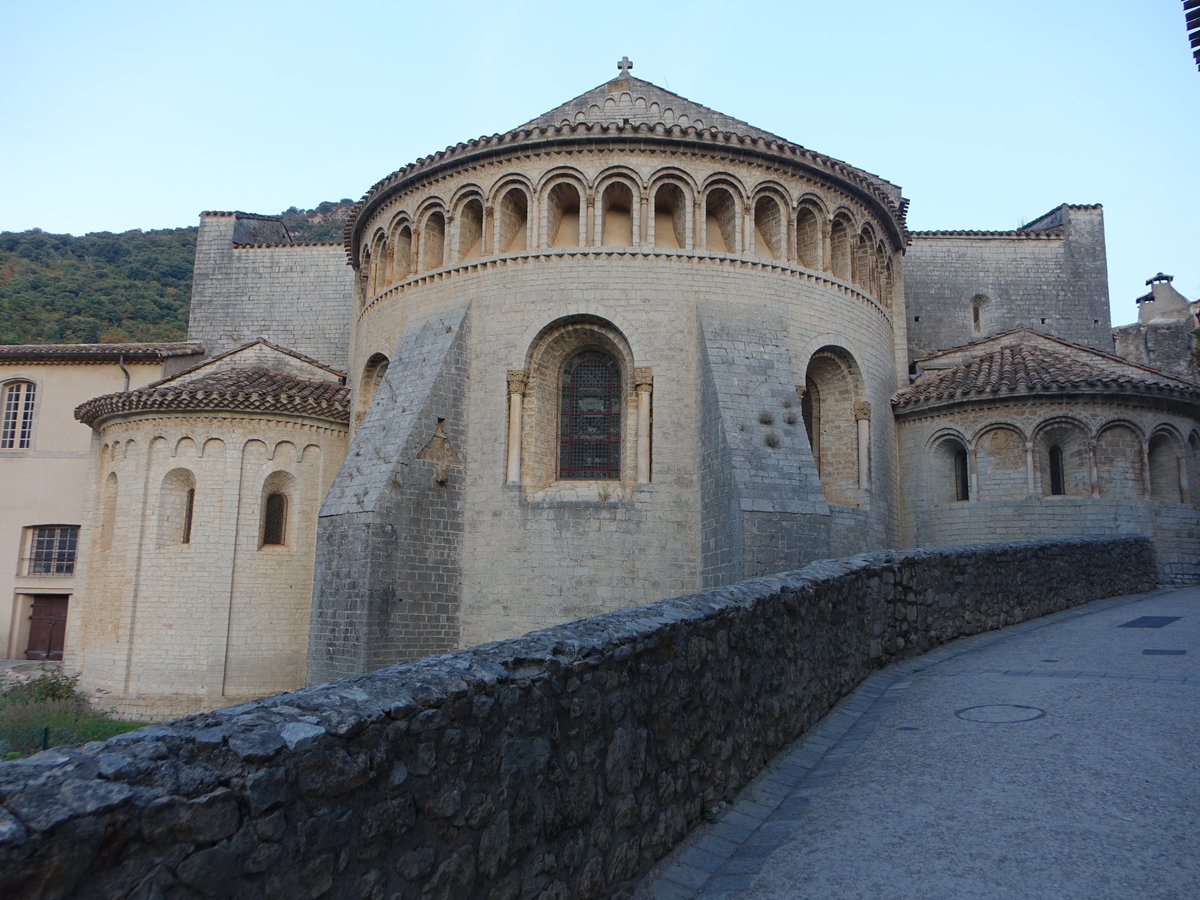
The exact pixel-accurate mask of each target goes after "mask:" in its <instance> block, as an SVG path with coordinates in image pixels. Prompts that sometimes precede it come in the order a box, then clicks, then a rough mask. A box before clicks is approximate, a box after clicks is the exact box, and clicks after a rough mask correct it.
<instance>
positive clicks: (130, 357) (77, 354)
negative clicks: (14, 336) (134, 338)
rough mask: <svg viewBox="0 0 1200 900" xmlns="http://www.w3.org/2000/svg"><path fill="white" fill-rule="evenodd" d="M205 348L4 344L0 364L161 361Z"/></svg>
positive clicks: (185, 344)
mask: <svg viewBox="0 0 1200 900" xmlns="http://www.w3.org/2000/svg"><path fill="white" fill-rule="evenodd" d="M203 352H204V345H203V344H198V343H195V342H189V341H167V342H164V343H140V344H3V345H0V362H30V363H90V362H117V361H119V360H121V359H124V360H125V361H126V362H162V361H163V360H164V359H169V358H171V357H175V356H195V355H196V354H199V353H203Z"/></svg>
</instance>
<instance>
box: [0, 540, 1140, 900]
mask: <svg viewBox="0 0 1200 900" xmlns="http://www.w3.org/2000/svg"><path fill="white" fill-rule="evenodd" d="M1153 580H1154V561H1153V551H1152V549H1151V545H1150V542H1149V541H1148V540H1146V539H1145V538H1136V537H1135V538H1125V539H1107V540H1088V539H1077V540H1068V541H1058V542H1041V543H1035V542H1024V543H1014V544H1001V545H977V546H968V547H955V548H947V549H941V550H902V551H891V552H886V553H874V554H868V555H863V556H858V557H853V558H850V559H845V560H836V561H825V562H818V563H814V564H812V565H810V566H808V567H807V568H805V569H803V570H801V571H798V572H792V573H786V574H783V575H779V576H771V577H764V578H758V579H754V580H751V581H744V582H741V583H739V584H736V585H733V586H730V587H725V588H717V589H713V590H710V591H705V592H703V593H698V594H692V595H689V596H684V597H677V598H674V599H671V600H664V601H660V602H658V603H653V604H650V605H648V606H643V607H639V608H636V609H628V610H624V611H620V612H615V613H610V614H607V615H603V616H598V617H595V618H591V619H583V620H580V621H577V622H571V623H568V624H565V625H560V626H557V627H554V628H550V629H546V630H545V631H540V632H535V633H532V634H529V635H527V636H525V637H522V638H517V639H513V640H508V641H503V642H499V643H493V644H485V645H482V646H479V647H475V648H472V649H468V650H462V651H459V652H456V653H450V654H445V655H442V656H433V657H428V658H425V659H421V660H417V661H415V662H411V663H405V664H402V665H398V666H394V667H392V668H389V669H384V670H381V671H379V672H375V673H373V674H370V675H363V676H359V677H357V678H353V679H347V680H344V681H340V682H335V683H331V684H327V685H322V686H320V687H315V688H309V689H306V690H302V691H297V692H294V693H291V694H281V695H279V696H277V697H273V698H270V699H267V700H263V701H260V702H256V703H249V704H244V705H242V706H238V707H232V708H230V709H226V710H222V711H218V712H215V713H208V714H204V715H199V716H193V717H191V718H189V719H184V720H180V721H178V722H174V723H170V724H166V725H161V726H154V727H150V728H147V729H143V730H142V731H140V732H135V733H132V734H130V735H126V736H123V737H121V738H117V739H114V740H111V741H109V742H107V743H104V744H93V745H88V746H86V747H84V748H79V749H69V750H63V751H55V750H52V751H49V752H46V753H42V754H39V755H38V756H35V757H32V758H30V759H29V760H25V761H21V762H14V763H7V764H4V765H2V766H0V896H5V897H32V896H37V897H44V898H53V897H77V898H82V897H118V896H119V897H197V896H236V897H239V898H249V897H262V896H269V897H277V896H288V897H296V898H300V897H314V898H315V897H334V896H337V897H344V896H356V897H380V898H383V897H387V898H392V897H429V898H441V897H445V898H465V897H481V898H496V900H499V898H517V897H533V896H547V897H563V898H566V897H572V898H574V897H582V898H588V897H610V896H622V895H623V894H625V893H626V892H627V890H628V886H629V884H630V881H631V879H633V878H634V877H635V876H637V875H638V874H639V873H641V872H643V871H644V870H645V869H646V868H647V867H648V866H649V865H650V864H651V863H652V862H653V861H654V860H656V859H657V858H659V857H660V856H661V855H663V854H664V853H665V852H666V851H667V850H668V849H669V848H670V847H671V845H672V844H673V843H675V842H676V841H678V840H679V839H680V838H681V837H682V836H683V835H684V834H685V833H686V832H687V831H688V829H690V828H691V827H692V826H694V825H695V824H696V823H697V822H698V821H699V820H700V819H701V817H702V815H703V814H704V810H705V808H706V807H708V806H710V805H711V804H713V803H715V802H716V801H718V800H720V799H721V798H724V797H728V796H730V795H731V794H732V793H733V792H734V791H736V790H737V789H738V788H739V787H741V786H742V785H743V784H745V783H746V782H747V780H748V779H750V778H751V777H752V776H753V775H755V774H756V773H757V772H758V771H759V770H760V769H761V768H762V766H763V765H764V764H765V763H766V762H767V761H768V760H769V759H770V757H771V756H772V755H773V754H774V753H775V752H776V751H777V750H779V749H780V748H781V747H783V746H784V745H786V744H787V743H788V742H790V741H792V740H794V739H795V738H796V737H797V736H798V735H799V734H801V733H802V732H803V731H804V730H805V729H806V728H808V727H809V726H811V725H812V724H813V723H815V722H816V721H817V720H818V719H820V718H821V716H823V715H824V714H825V713H826V712H827V711H828V710H829V708H830V707H831V706H832V705H833V704H834V703H835V702H836V701H837V700H838V699H839V698H840V697H842V696H843V695H845V694H846V693H847V692H848V691H849V690H851V689H852V688H853V687H854V686H855V685H856V684H857V683H858V682H859V681H860V680H861V679H862V678H863V677H864V676H865V675H866V674H867V673H868V672H869V671H870V670H871V669H872V668H874V667H877V666H880V665H883V664H885V663H887V662H888V661H890V660H892V659H894V658H896V657H898V656H903V655H908V654H912V653H918V652H921V651H924V650H927V649H929V648H931V647H933V646H935V645H937V644H939V643H942V642H944V641H947V640H950V639H952V638H955V637H958V636H960V635H966V634H974V633H977V632H980V631H983V630H986V629H990V628H997V627H1000V626H1002V625H1007V624H1011V623H1014V622H1020V621H1022V620H1025V619H1029V618H1032V617H1035V616H1040V615H1044V614H1046V613H1050V612H1053V611H1056V610H1060V609H1063V608H1066V607H1068V606H1071V605H1074V604H1078V603H1082V602H1085V601H1088V600H1092V599H1096V598H1099V597H1105V596H1112V595H1117V594H1124V593H1133V592H1138V591H1143V590H1147V589H1149V588H1150V587H1151V586H1152V585H1153Z"/></svg>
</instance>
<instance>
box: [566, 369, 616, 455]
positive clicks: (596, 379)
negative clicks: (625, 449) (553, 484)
mask: <svg viewBox="0 0 1200 900" xmlns="http://www.w3.org/2000/svg"><path fill="white" fill-rule="evenodd" d="M558 473H559V478H575V479H608V478H620V477H621V373H620V370H619V369H618V368H617V362H616V360H614V359H613V358H612V357H611V356H609V355H608V354H607V353H605V352H604V351H603V350H585V351H583V352H582V353H579V354H576V355H575V356H574V357H572V358H571V360H570V361H569V362H568V363H567V364H566V366H565V367H564V368H563V374H562V399H561V406H560V407H559V456H558Z"/></svg>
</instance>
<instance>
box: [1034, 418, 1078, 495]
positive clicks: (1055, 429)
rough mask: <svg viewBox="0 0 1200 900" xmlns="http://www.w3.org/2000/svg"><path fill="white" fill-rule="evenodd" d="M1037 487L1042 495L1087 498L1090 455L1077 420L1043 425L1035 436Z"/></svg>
mask: <svg viewBox="0 0 1200 900" xmlns="http://www.w3.org/2000/svg"><path fill="white" fill-rule="evenodd" d="M1035 452H1036V456H1035V462H1034V465H1035V467H1036V473H1037V480H1038V483H1039V488H1038V490H1039V491H1040V493H1041V495H1042V496H1043V497H1087V496H1089V495H1090V494H1091V492H1092V484H1091V458H1090V456H1091V454H1090V451H1089V450H1088V441H1087V437H1086V435H1085V434H1084V432H1083V429H1082V428H1081V427H1080V426H1079V425H1078V424H1077V423H1075V422H1070V421H1063V420H1059V421H1055V422H1050V423H1049V424H1047V425H1044V426H1042V427H1041V428H1040V429H1039V431H1038V433H1037V436H1036V439H1035Z"/></svg>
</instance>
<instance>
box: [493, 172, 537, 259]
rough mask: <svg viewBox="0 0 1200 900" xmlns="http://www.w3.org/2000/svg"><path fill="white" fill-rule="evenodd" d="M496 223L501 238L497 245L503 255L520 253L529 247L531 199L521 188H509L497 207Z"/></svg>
mask: <svg viewBox="0 0 1200 900" xmlns="http://www.w3.org/2000/svg"><path fill="white" fill-rule="evenodd" d="M496 222H497V225H498V228H499V231H500V238H499V240H498V241H497V243H496V247H497V249H498V250H499V251H500V252H501V253H518V252H520V251H522V250H525V249H526V248H527V247H528V246H529V238H528V236H527V234H526V232H527V230H528V228H529V224H528V223H529V198H528V197H526V196H525V192H524V191H523V190H521V189H520V188H516V187H514V188H509V189H508V190H507V191H506V192H505V194H504V196H503V197H501V198H500V204H499V206H498V207H497V212H496Z"/></svg>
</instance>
